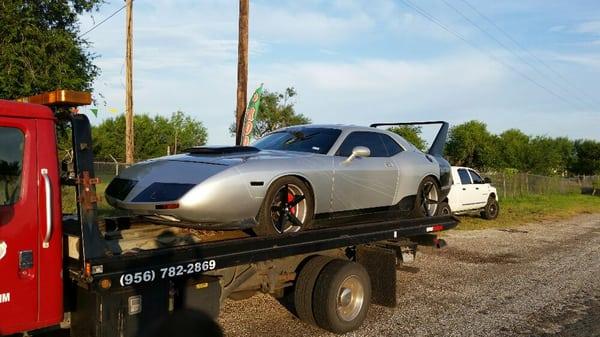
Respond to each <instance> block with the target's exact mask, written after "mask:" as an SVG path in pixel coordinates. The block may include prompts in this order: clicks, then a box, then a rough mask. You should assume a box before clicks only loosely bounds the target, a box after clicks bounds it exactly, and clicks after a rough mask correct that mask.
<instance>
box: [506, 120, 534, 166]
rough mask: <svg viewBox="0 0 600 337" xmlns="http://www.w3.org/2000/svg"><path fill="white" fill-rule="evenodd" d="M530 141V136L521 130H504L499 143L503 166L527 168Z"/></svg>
mask: <svg viewBox="0 0 600 337" xmlns="http://www.w3.org/2000/svg"><path fill="white" fill-rule="evenodd" d="M529 141H530V139H529V136H528V135H526V134H524V133H523V132H522V131H521V130H518V129H510V130H506V131H504V132H502V133H501V134H500V136H499V144H498V149H499V151H498V153H499V155H500V160H499V161H500V163H501V166H502V168H510V169H517V170H520V171H522V170H525V168H526V166H527V164H526V163H527V153H528V152H529V149H528V148H529Z"/></svg>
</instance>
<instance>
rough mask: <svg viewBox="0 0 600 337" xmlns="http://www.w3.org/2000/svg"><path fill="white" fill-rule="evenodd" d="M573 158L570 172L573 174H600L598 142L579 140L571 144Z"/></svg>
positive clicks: (599, 146) (599, 147) (599, 144)
mask: <svg viewBox="0 0 600 337" xmlns="http://www.w3.org/2000/svg"><path fill="white" fill-rule="evenodd" d="M573 148H574V153H575V156H574V158H573V160H572V162H571V165H570V170H571V172H573V173H575V174H582V175H593V174H600V142H597V141H593V140H585V139H579V140H576V141H575V143H574V144H573Z"/></svg>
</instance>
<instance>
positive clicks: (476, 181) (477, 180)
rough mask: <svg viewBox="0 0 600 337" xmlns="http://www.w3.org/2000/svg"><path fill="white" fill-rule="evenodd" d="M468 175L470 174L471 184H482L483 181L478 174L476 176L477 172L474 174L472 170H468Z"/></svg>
mask: <svg viewBox="0 0 600 337" xmlns="http://www.w3.org/2000/svg"><path fill="white" fill-rule="evenodd" d="M469 173H471V178H472V179H473V184H483V179H481V176H480V175H479V174H477V172H475V171H473V170H469Z"/></svg>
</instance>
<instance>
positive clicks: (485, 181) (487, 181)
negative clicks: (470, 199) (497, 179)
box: [483, 177, 492, 184]
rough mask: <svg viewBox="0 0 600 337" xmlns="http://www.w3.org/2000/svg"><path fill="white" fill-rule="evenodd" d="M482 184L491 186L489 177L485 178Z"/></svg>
mask: <svg viewBox="0 0 600 337" xmlns="http://www.w3.org/2000/svg"><path fill="white" fill-rule="evenodd" d="M483 183H484V184H491V183H492V179H490V178H489V177H485V178H483Z"/></svg>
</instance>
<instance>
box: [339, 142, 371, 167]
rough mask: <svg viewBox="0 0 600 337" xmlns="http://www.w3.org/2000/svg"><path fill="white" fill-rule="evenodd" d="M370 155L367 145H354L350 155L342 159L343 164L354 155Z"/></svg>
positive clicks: (351, 159)
mask: <svg viewBox="0 0 600 337" xmlns="http://www.w3.org/2000/svg"><path fill="white" fill-rule="evenodd" d="M370 155H371V150H369V148H368V147H366V146H355V147H354V148H353V149H352V154H351V155H350V157H348V158H346V160H344V164H347V163H349V162H351V161H353V160H354V158H356V157H368V156H370Z"/></svg>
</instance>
